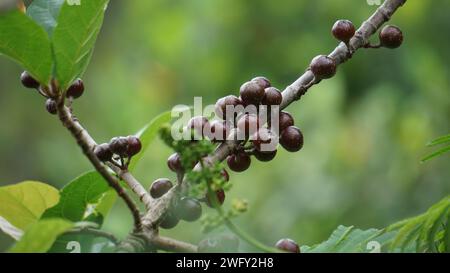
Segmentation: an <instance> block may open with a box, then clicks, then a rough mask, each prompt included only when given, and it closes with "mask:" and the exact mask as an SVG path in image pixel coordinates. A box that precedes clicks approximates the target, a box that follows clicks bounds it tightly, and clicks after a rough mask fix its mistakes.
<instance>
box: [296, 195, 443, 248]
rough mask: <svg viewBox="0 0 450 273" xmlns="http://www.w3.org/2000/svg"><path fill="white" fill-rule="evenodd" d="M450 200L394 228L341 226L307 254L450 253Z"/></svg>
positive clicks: (393, 225)
mask: <svg viewBox="0 0 450 273" xmlns="http://www.w3.org/2000/svg"><path fill="white" fill-rule="evenodd" d="M449 237H450V196H447V197H445V198H444V199H443V200H441V201H440V202H438V203H437V204H435V205H433V206H432V207H431V208H430V209H429V210H428V211H427V212H425V213H424V214H421V215H418V216H416V217H413V218H410V219H406V220H403V221H400V222H398V223H395V224H392V225H390V226H388V227H387V228H385V229H368V230H360V229H355V228H354V227H353V226H350V227H345V226H339V227H338V228H337V229H336V230H335V231H333V233H332V234H331V236H330V238H329V239H328V240H327V241H325V242H323V243H320V244H317V245H314V246H311V247H309V246H303V247H302V252H305V253H316V252H319V253H324V252H353V253H355V252H356V253H360V252H375V253H376V252H378V253H379V252H395V253H398V252H417V253H421V252H446V253H448V252H449V250H450V241H449Z"/></svg>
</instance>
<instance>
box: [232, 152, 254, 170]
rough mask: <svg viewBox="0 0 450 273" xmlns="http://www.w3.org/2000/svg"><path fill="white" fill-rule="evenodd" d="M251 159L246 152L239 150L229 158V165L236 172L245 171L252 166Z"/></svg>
mask: <svg viewBox="0 0 450 273" xmlns="http://www.w3.org/2000/svg"><path fill="white" fill-rule="evenodd" d="M250 163H251V159H250V156H249V155H248V154H246V153H245V152H238V153H236V154H233V155H230V156H228V158H227V164H228V167H229V168H230V169H231V170H232V171H235V172H243V171H245V170H247V169H248V168H249V167H250Z"/></svg>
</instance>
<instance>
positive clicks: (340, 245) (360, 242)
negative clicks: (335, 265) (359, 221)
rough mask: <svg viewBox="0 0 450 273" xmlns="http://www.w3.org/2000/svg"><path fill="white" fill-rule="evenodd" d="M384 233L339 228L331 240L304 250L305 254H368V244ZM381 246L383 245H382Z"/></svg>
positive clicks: (372, 230) (373, 230)
mask: <svg viewBox="0 0 450 273" xmlns="http://www.w3.org/2000/svg"><path fill="white" fill-rule="evenodd" d="M381 233H382V231H381V230H378V229H369V230H361V229H355V228H354V227H353V226H351V227H345V226H339V227H338V228H337V229H336V230H335V231H333V233H332V234H331V236H330V238H329V239H328V240H327V241H325V242H323V243H321V244H318V245H315V246H312V247H306V248H302V251H303V252H311V253H329V252H337V253H360V252H367V251H368V249H367V244H368V243H369V242H370V241H372V240H375V238H376V236H378V235H380V234H381ZM380 246H381V243H380Z"/></svg>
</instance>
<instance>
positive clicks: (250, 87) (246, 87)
mask: <svg viewBox="0 0 450 273" xmlns="http://www.w3.org/2000/svg"><path fill="white" fill-rule="evenodd" d="M240 94H241V99H242V101H243V103H244V104H246V105H250V104H253V105H258V104H259V103H260V102H261V101H262V99H263V98H264V94H265V93H264V88H263V87H262V86H261V85H259V84H258V83H256V82H254V81H249V82H246V83H244V84H243V85H242V86H241V89H240Z"/></svg>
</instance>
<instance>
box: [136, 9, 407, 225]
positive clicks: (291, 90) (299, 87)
mask: <svg viewBox="0 0 450 273" xmlns="http://www.w3.org/2000/svg"><path fill="white" fill-rule="evenodd" d="M406 1H407V0H386V1H385V2H384V3H383V5H381V6H380V7H379V8H378V9H377V10H376V12H375V13H374V14H373V15H372V16H371V17H370V18H369V19H367V20H366V21H365V22H364V23H363V24H362V25H361V27H360V28H359V29H358V30H357V31H356V34H355V36H354V37H353V38H352V39H351V40H350V42H349V48H348V47H347V46H346V45H345V43H340V44H339V45H338V46H337V47H336V48H335V49H334V50H333V51H332V52H331V53H330V54H329V55H328V56H329V57H331V58H333V59H334V60H335V61H336V64H337V65H340V64H343V63H345V62H346V61H348V60H349V59H350V58H351V57H352V55H353V54H354V53H355V52H356V51H357V50H358V49H360V48H363V47H364V46H365V45H366V44H367V41H368V40H369V38H370V36H372V35H373V34H374V33H376V32H377V31H378V29H379V28H380V27H381V26H382V25H383V24H384V23H386V22H387V21H388V20H389V19H390V18H391V16H392V15H393V14H394V13H395V12H396V11H397V9H398V8H400V7H401V6H403V4H404V3H405V2H406ZM317 83H318V82H315V81H314V75H313V73H312V72H311V71H309V70H307V71H306V72H305V73H304V74H303V75H301V76H300V77H299V78H298V79H297V80H296V81H295V82H294V83H292V84H291V85H289V86H288V87H286V88H285V89H284V91H283V92H282V95H283V100H282V103H281V105H280V110H282V109H285V108H286V107H288V106H289V105H290V104H291V103H293V102H294V101H297V100H299V99H300V98H301V96H303V95H304V94H305V93H306V92H307V91H308V90H309V88H310V87H312V86H313V85H315V84H317ZM229 139H237V138H236V136H231V137H230V138H229ZM240 143H241V142H240V141H235V140H230V141H225V142H223V143H221V144H220V145H219V146H218V147H217V148H216V150H215V151H214V152H213V153H212V154H211V155H209V156H208V157H206V158H205V159H204V162H207V163H208V164H212V163H215V162H220V161H223V160H225V159H226V158H227V156H228V155H230V154H231V153H232V152H233V151H234V150H235V149H236V148H237V147H238V145H239V144H240ZM199 168H201V166H200V164H197V166H195V169H199ZM175 191H176V189H175V188H173V189H172V190H171V191H169V193H168V194H166V195H167V196H165V198H160V199H157V200H154V201H153V202H152V203H154V204H152V208H153V209H152V210H149V211H148V212H147V214H146V215H145V216H144V219H145V220H144V225H147V224H150V225H155V223H158V222H159V221H160V220H161V217H163V216H164V214H165V212H166V210H167V209H168V208H169V206H170V203H171V202H172V199H171V198H173V197H174V196H175V195H174V194H173V192H175ZM155 208H158V209H155Z"/></svg>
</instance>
